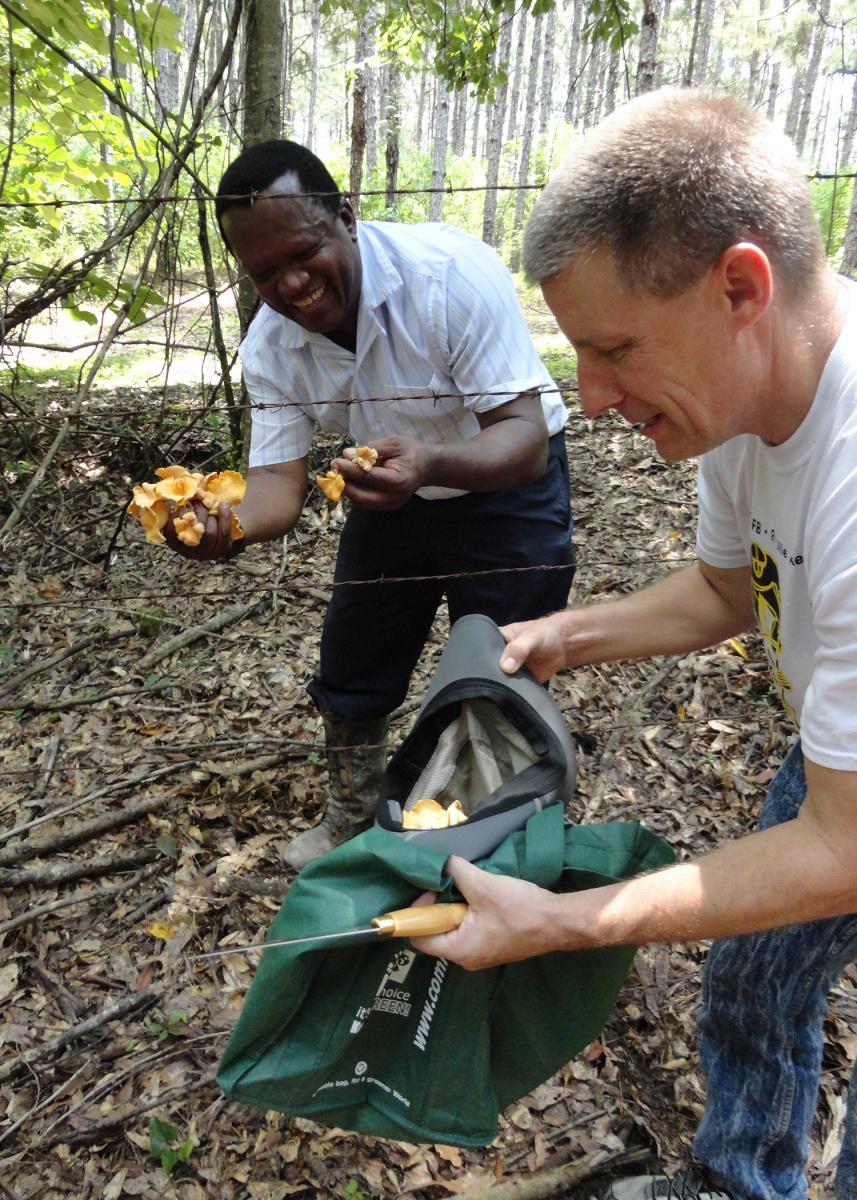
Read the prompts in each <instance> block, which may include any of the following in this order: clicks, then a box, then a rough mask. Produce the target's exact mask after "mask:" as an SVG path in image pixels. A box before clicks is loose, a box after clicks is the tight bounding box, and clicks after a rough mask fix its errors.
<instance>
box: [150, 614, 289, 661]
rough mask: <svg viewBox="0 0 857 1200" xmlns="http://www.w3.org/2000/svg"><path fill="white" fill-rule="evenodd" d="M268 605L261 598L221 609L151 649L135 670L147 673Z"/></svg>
mask: <svg viewBox="0 0 857 1200" xmlns="http://www.w3.org/2000/svg"><path fill="white" fill-rule="evenodd" d="M269 603H270V597H269V596H263V597H262V599H261V600H252V601H250V603H245V604H231V605H229V607H228V608H223V609H221V610H220V612H218V613H215V614H214V616H213V617H209V619H208V620H207V621H203V622H202V624H201V625H193V626H192V627H191V628H190V629H184V630H182V632H181V633H178V634H176V636H175V637H172V638H169V640H168V641H166V642H163V643H162V644H161V645H160V646H155V647H153V649H151V650H150V651H149V653H148V654H144V655H143V657H142V658H141V659H140V661H139V662H138V663H137V670H138V671H148V669H149V668H150V667H152V666H154V665H155V663H159V662H162V661H163V660H164V659H165V658H169V657H170V655H172V654H175V653H176V651H177V650H183V649H184V647H185V646H190V645H191V643H192V642H196V641H198V640H199V639H200V638H203V637H205V636H206V635H207V634H209V633H216V632H217V631H218V630H219V629H225V628H226V627H227V626H228V625H234V624H236V622H238V621H240V620H242V619H243V618H244V617H247V616H249V615H250V614H251V613H257V612H261V611H262V610H263V609H264V608H265V607H266V606H267V605H268V604H269Z"/></svg>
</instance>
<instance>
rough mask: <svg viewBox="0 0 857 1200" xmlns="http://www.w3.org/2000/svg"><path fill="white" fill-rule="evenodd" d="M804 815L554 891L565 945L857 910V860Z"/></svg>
mask: <svg viewBox="0 0 857 1200" xmlns="http://www.w3.org/2000/svg"><path fill="white" fill-rule="evenodd" d="M808 824H809V823H808V822H806V821H804V820H801V819H800V818H798V819H797V820H795V821H789V822H787V823H786V824H783V825H778V826H775V827H774V828H772V829H766V830H764V831H763V832H759V833H753V834H750V835H749V836H748V837H745V838H741V839H739V840H737V841H734V842H731V843H729V844H728V845H727V846H724V847H722V848H721V849H719V850H716V851H714V852H713V853H712V854H709V855H706V856H705V857H704V858H700V859H697V860H696V861H695V862H691V863H683V864H679V865H677V866H673V867H667V868H666V869H664V870H662V871H658V872H655V873H653V874H651V875H643V876H639V877H637V878H635V879H631V880H628V881H627V882H625V883H620V884H614V885H612V886H610V887H606V888H595V889H593V890H592V891H589V892H581V893H577V894H576V895H574V896H551V897H550V899H549V900H547V904H548V905H549V906H550V907H551V908H552V909H553V914H554V919H555V920H556V922H557V926H558V933H557V946H556V948H564V949H580V948H583V947H585V946H593V945H646V944H648V943H653V942H686V941H699V940H704V939H709V938H720V937H733V936H736V935H738V934H743V933H754V932H756V931H758V930H762V929H772V928H776V927H778V926H781V925H789V924H792V923H794V922H804V921H813V920H818V919H821V918H824V917H832V916H840V915H842V914H844V913H850V912H854V911H857V878H855V871H854V862H853V861H848V860H847V859H846V858H845V857H844V856H843V855H841V854H837V853H835V852H833V851H832V849H831V848H830V846H829V845H827V844H826V843H825V842H824V841H823V840H822V839H820V838H819V837H818V836H817V835H816V834H815V833H814V832H813V831H812V830H811V829H809V828H808Z"/></svg>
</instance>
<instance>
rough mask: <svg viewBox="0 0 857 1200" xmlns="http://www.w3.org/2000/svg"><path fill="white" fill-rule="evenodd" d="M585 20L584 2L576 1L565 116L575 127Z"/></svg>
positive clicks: (573, 15) (569, 53) (569, 55)
mask: <svg viewBox="0 0 857 1200" xmlns="http://www.w3.org/2000/svg"><path fill="white" fill-rule="evenodd" d="M582 20H583V0H574V9H573V11H572V18H571V36H570V41H569V46H568V88H567V90H566V93H565V107H564V109H563V115H564V117H565V119H566V121H567V122H568V123H569V125H573V124H574V122H575V119H576V117H577V113H578V108H579V105H578V85H579V84H580V75H581V69H580V57H581V56H580V26H581V23H582Z"/></svg>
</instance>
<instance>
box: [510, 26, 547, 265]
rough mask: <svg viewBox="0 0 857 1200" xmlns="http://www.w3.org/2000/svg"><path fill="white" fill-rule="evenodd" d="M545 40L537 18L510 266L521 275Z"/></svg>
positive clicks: (531, 56)
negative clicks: (523, 231) (527, 187)
mask: <svg viewBox="0 0 857 1200" xmlns="http://www.w3.org/2000/svg"><path fill="white" fill-rule="evenodd" d="M541 39H542V20H541V17H536V20H535V21H534V23H533V44H532V47H531V49H530V62H531V63H532V67H531V69H530V73H529V75H528V77H527V95H526V98H525V100H524V128H523V131H522V133H521V153H520V155H519V157H518V179H517V183H518V190H517V192H516V193H515V220H514V234H515V237H514V240H513V245H512V253H511V255H510V256H509V266H510V267H511V269H512V270H513V271H517V270H518V269H519V268H520V265H521V238H520V233H521V229H522V227H523V224H524V214H525V212H526V208H527V195H528V193H527V192H526V191H525V190H524V189H525V187H526V185H527V184H528V183H529V182H530V152H531V149H532V144H533V131H534V129H535V125H536V96H537V95H538V86H539V60H540V51H541Z"/></svg>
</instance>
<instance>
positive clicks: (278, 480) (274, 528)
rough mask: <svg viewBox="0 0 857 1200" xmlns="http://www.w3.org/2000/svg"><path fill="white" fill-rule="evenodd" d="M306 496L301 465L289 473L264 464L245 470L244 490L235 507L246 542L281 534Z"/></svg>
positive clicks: (286, 528)
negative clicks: (266, 466) (237, 507)
mask: <svg viewBox="0 0 857 1200" xmlns="http://www.w3.org/2000/svg"><path fill="white" fill-rule="evenodd" d="M305 498H306V474H305V469H304V468H296V469H295V470H293V471H292V472H290V473H289V474H288V475H286V474H283V473H279V472H277V471H272V470H269V469H267V468H265V467H251V469H250V470H249V471H248V472H247V491H246V493H245V495H244V499H243V501H242V502H241V506H240V508H239V509H237V513H238V517H239V519H240V521H241V527H242V529H243V530H244V535H245V537H246V538H247V541H248V542H267V541H271V540H272V539H273V538H277V537H282V536H283V534H285V533H288V532H289V530H290V529H291V528H292V527H293V526H294V525H295V524H296V522H297V520H298V518H299V517H300V515H301V510H302V508H303V504H304V500H305Z"/></svg>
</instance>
